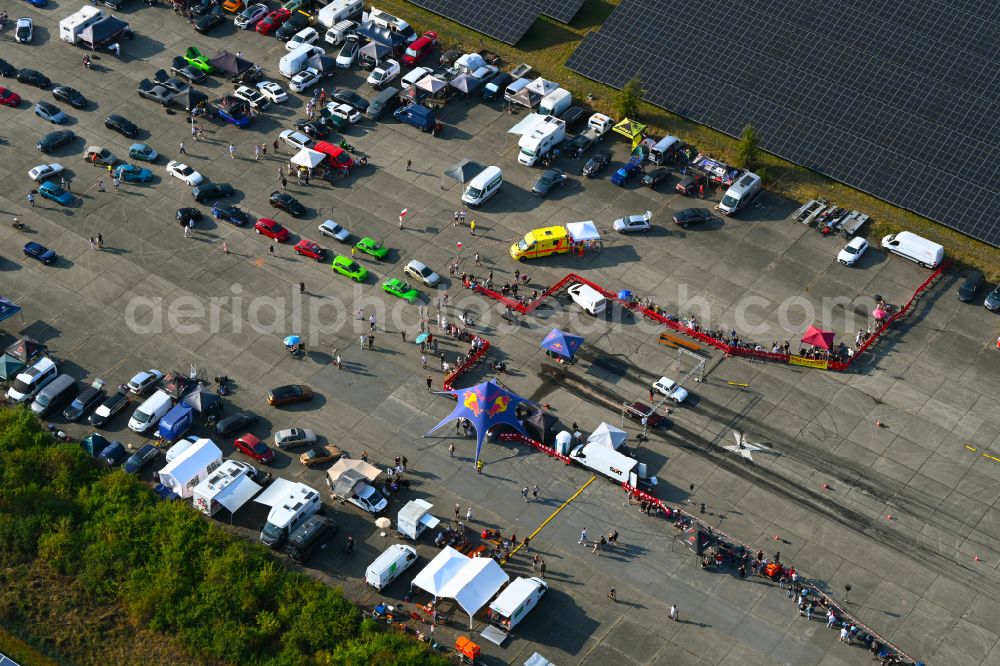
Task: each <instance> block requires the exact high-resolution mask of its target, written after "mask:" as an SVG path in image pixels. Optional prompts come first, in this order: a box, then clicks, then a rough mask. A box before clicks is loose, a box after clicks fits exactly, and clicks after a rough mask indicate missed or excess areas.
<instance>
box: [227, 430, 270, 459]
mask: <svg viewBox="0 0 1000 666" xmlns="http://www.w3.org/2000/svg"><path fill="white" fill-rule="evenodd" d="M233 446H235V447H236V450H237V451H239V452H240V453H242V454H244V455H247V456H250V457H251V458H253V459H254V460H256V461H257V462H259V463H263V464H265V465H267V464H268V463H270V462H272V461H273V460H274V457H275V456H274V449H272V448H271V447H269V446H268V445H267V444H265V443H264V442H262V441H261V440H260V438H259V437H256V436H254V435H251V434H250V433H245V434H243V435H240V436H239V437H238V438H237V439H236V440H235V441H234V442H233Z"/></svg>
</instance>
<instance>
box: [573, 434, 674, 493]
mask: <svg viewBox="0 0 1000 666" xmlns="http://www.w3.org/2000/svg"><path fill="white" fill-rule="evenodd" d="M569 457H570V458H571V459H572V460H573V462H575V463H577V464H579V465H582V466H583V467H586V468H587V469H589V470H592V471H594V472H597V473H598V474H600V475H602V476H606V477H608V478H609V479H611V480H612V481H617V482H618V483H628V484H630V485H632V486H635V487H640V486H646V487H653V486H656V483H657V480H656V477H651V476H648V475H647V473H646V465H645V463H640V462H639V461H638V460H636V459H635V458H629V457H628V456H626V455H624V454H622V453H619V452H618V451H616V450H615V449H613V448H611V447H608V446H602V445H601V444H597V443H588V444H581V445H580V446H577V447H576V448H575V449H573V450H572V451H571V452H570V454H569Z"/></svg>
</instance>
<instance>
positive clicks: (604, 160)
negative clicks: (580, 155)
mask: <svg viewBox="0 0 1000 666" xmlns="http://www.w3.org/2000/svg"><path fill="white" fill-rule="evenodd" d="M609 164H611V153H610V152H609V151H607V150H599V151H597V152H596V153H594V156H593V157H591V158H590V159H589V160H587V163H586V164H584V165H583V175H584V176H586V177H587V178H592V177H594V176H596V175H597V174H598V173H599V172H600V171H601V169H603V168H604V167H606V166H608V165H609Z"/></svg>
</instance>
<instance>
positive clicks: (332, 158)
mask: <svg viewBox="0 0 1000 666" xmlns="http://www.w3.org/2000/svg"><path fill="white" fill-rule="evenodd" d="M312 149H313V150H315V151H316V152H318V153H323V154H324V155H326V157H327V159H328V161H329V162H330V166H333V167H336V168H338V169H348V170H350V169H353V168H354V160H353V159H351V155H350V153H348V152H347V151H346V150H344V149H343V148H341V147H340V146H335V145H333V144H332V143H330V142H329V141H317V142H316V145H314V146H313V147H312Z"/></svg>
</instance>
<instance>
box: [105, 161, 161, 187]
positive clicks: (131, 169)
mask: <svg viewBox="0 0 1000 666" xmlns="http://www.w3.org/2000/svg"><path fill="white" fill-rule="evenodd" d="M113 174H114V176H115V178H117V179H118V180H120V181H122V182H125V183H148V182H149V181H150V180H152V178H153V172H152V171H150V170H149V169H143V168H142V167H139V166H136V165H134V164H119V165H118V166H116V167H115V168H114V171H113Z"/></svg>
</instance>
